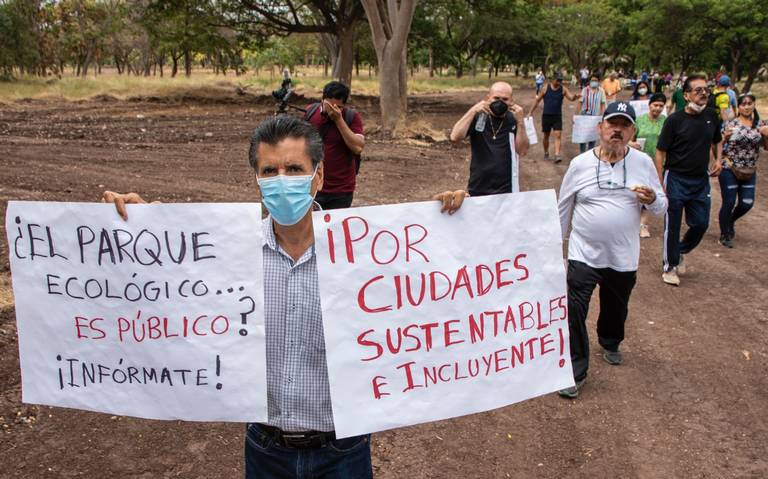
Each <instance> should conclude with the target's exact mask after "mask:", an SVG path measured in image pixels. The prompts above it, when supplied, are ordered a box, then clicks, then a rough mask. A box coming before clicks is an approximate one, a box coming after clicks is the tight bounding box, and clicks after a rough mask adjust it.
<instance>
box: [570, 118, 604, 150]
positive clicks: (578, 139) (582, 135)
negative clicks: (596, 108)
mask: <svg viewBox="0 0 768 479" xmlns="http://www.w3.org/2000/svg"><path fill="white" fill-rule="evenodd" d="M601 120H602V117H601V116H593V115H573V140H572V141H573V143H589V142H591V141H597V140H598V139H599V138H600V136H599V134H598V132H597V125H598V124H599V123H600V121H601Z"/></svg>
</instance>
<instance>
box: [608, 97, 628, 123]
mask: <svg viewBox="0 0 768 479" xmlns="http://www.w3.org/2000/svg"><path fill="white" fill-rule="evenodd" d="M615 116H623V117H624V118H626V119H627V120H629V121H631V122H632V124H633V125H634V124H635V109H634V108H632V105H630V104H629V103H627V102H625V101H617V102H613V103H611V104H610V105H608V108H606V109H605V113H603V121H605V120H607V119H609V118H613V117H615Z"/></svg>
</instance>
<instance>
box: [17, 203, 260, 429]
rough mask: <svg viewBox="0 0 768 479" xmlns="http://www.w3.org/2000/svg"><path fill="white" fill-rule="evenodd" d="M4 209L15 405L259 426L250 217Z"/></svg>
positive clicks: (208, 210)
mask: <svg viewBox="0 0 768 479" xmlns="http://www.w3.org/2000/svg"><path fill="white" fill-rule="evenodd" d="M127 209H128V221H123V220H122V219H121V218H120V217H119V216H118V215H117V213H116V212H115V208H114V206H113V205H106V204H91V203H52V202H20V201H11V202H9V204H8V209H7V211H6V215H7V216H6V232H7V234H8V245H9V256H10V263H11V271H12V278H13V291H14V297H15V298H14V299H15V303H16V320H17V324H18V334H19V358H20V363H21V382H22V400H23V401H24V402H26V403H35V404H46V405H52V406H64V407H71V408H77V409H85V410H90V411H100V412H105V413H109V414H120V415H127V416H137V417H143V418H151V419H185V420H195V421H238V422H245V421H263V420H266V418H267V381H266V360H265V355H266V353H265V348H266V341H265V330H264V306H263V305H264V301H263V297H264V281H263V268H262V243H263V234H262V222H261V219H260V218H261V206H260V205H259V204H247V203H240V204H163V205H157V204H153V205H129V206H128V207H127Z"/></svg>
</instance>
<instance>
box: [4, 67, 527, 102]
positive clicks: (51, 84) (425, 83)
mask: <svg viewBox="0 0 768 479" xmlns="http://www.w3.org/2000/svg"><path fill="white" fill-rule="evenodd" d="M280 79H281V76H280V75H279V74H277V73H273V74H270V73H269V71H262V72H261V73H260V74H259V75H255V74H254V73H252V72H249V73H247V74H245V75H241V76H235V75H234V74H231V73H230V74H228V75H226V76H224V75H214V74H213V73H211V72H209V71H199V70H198V71H193V73H192V76H191V77H189V78H187V77H185V76H183V75H178V76H177V77H176V78H170V77H169V76H167V75H166V76H165V77H164V78H160V77H159V76H157V77H155V76H150V77H137V76H133V75H118V74H117V73H116V72H115V71H113V70H105V71H104V73H103V74H101V75H98V76H94V75H89V76H88V77H86V78H79V77H73V76H71V75H67V76H64V77H63V78H61V79H57V78H55V77H48V78H38V77H28V76H27V77H22V78H19V79H16V80H14V81H10V82H0V101H5V102H9V101H16V100H21V99H27V98H33V99H64V100H81V99H85V98H90V97H93V96H96V95H112V96H115V97H117V98H127V97H131V96H137V95H144V96H148V95H152V96H167V95H173V94H174V93H178V92H183V91H190V90H206V89H224V90H230V91H234V88H235V86H237V85H240V86H248V91H249V92H250V93H254V94H269V92H271V91H272V90H274V89H276V88H277V87H279V85H280ZM498 79H499V80H505V81H509V82H510V83H512V84H513V86H515V87H516V88H517V87H519V86H520V85H523V84H531V83H532V80H528V81H525V80H523V79H522V77H521V78H513V77H511V76H506V75H505V76H501V77H499V78H498ZM293 80H294V84H295V87H296V89H297V91H300V92H303V93H305V94H307V95H310V96H316V95H319V93H320V91H321V90H322V88H323V85H325V84H326V83H327V82H328V81H330V78H328V77H323V76H322V72H321V71H320V70H317V69H315V70H311V69H299V71H298V72H297V73H296V74H295V75H294V77H293ZM496 80H497V78H493V79H488V76H487V73H484V74H481V75H478V76H477V77H474V78H473V77H471V76H467V77H464V78H454V77H433V78H429V76H428V75H427V74H426V72H423V73H418V74H416V75H414V76H413V77H411V78H409V80H408V90H409V93H410V94H418V93H441V92H447V91H461V90H476V89H485V88H488V87H489V86H490V84H491V83H493V82H494V81H496ZM352 91H353V94H359V95H378V92H379V84H378V79H377V78H376V77H373V78H369V77H368V75H367V71H366V73H363V72H362V71H361V75H360V76H359V77H355V76H353V78H352Z"/></svg>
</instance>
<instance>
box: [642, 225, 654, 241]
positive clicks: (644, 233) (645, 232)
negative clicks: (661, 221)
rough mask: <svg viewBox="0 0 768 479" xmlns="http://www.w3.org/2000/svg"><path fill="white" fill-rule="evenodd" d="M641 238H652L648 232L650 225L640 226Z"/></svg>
mask: <svg viewBox="0 0 768 479" xmlns="http://www.w3.org/2000/svg"><path fill="white" fill-rule="evenodd" d="M640 237H641V238H650V237H651V232H650V231H648V225H640Z"/></svg>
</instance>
